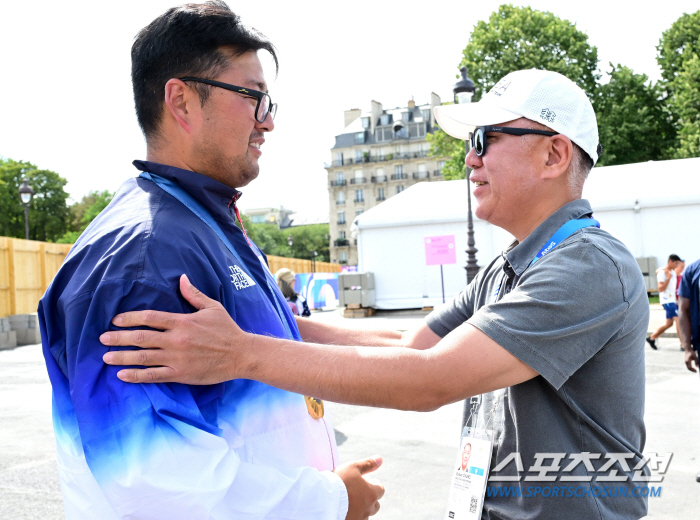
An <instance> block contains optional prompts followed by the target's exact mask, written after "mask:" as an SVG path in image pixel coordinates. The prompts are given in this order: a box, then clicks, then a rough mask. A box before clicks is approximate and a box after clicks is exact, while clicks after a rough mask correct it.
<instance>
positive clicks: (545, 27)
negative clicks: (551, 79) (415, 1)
mask: <svg viewBox="0 0 700 520" xmlns="http://www.w3.org/2000/svg"><path fill="white" fill-rule="evenodd" d="M463 56H464V57H463V59H462V62H461V63H460V67H462V66H466V67H467V69H468V71H469V76H470V77H471V78H472V80H474V83H475V85H476V94H475V99H474V100H475V101H478V100H479V99H481V96H482V95H483V94H484V93H485V92H488V91H489V90H490V89H491V87H493V86H494V85H495V84H496V83H497V82H498V80H499V79H501V78H502V77H503V76H505V75H506V74H508V73H509V72H513V71H516V70H521V69H531V68H536V69H546V70H553V71H555V72H559V73H561V74H563V75H564V76H566V77H567V78H569V79H571V80H572V81H574V82H575V83H576V84H578V85H579V86H580V87H581V88H582V89H583V90H584V91H585V92H586V94H588V96H589V97H591V98H592V97H593V95H594V93H595V90H596V84H597V81H598V78H599V76H598V74H597V73H596V70H597V68H598V49H597V48H596V47H593V46H591V45H590V44H589V43H588V35H586V33H584V32H581V31H579V30H578V29H576V25H575V24H573V23H571V22H569V21H567V20H562V19H560V18H558V17H556V16H554V15H553V14H552V13H549V12H545V11H537V10H534V9H531V8H530V7H513V6H512V5H502V6H500V7H499V8H498V10H497V11H495V12H494V13H493V14H491V16H490V17H489V20H488V22H485V21H483V20H482V21H479V22H478V23H477V24H476V26H475V27H474V30H473V31H472V34H471V37H470V38H469V43H468V44H467V46H466V48H465V49H464V51H463Z"/></svg>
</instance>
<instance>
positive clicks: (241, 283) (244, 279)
mask: <svg viewBox="0 0 700 520" xmlns="http://www.w3.org/2000/svg"><path fill="white" fill-rule="evenodd" d="M228 270H229V271H231V283H232V284H233V286H234V287H235V288H236V290H237V291H240V290H241V289H245V288H246V287H252V286H254V285H257V284H256V283H255V280H253V279H252V278H251V277H250V276H248V275H247V274H245V272H243V269H241V268H240V267H238V266H237V265H229V266H228Z"/></svg>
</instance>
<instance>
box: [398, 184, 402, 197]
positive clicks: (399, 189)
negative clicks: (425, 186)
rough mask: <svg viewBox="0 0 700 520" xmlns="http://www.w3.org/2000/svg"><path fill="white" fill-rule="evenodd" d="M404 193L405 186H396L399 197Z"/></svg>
mask: <svg viewBox="0 0 700 520" xmlns="http://www.w3.org/2000/svg"><path fill="white" fill-rule="evenodd" d="M402 191H403V184H400V185H399V186H396V194H397V195H398V194H399V193H401V192H402Z"/></svg>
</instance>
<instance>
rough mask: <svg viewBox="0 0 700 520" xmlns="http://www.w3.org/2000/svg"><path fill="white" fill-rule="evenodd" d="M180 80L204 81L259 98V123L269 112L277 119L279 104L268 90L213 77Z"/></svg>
mask: <svg viewBox="0 0 700 520" xmlns="http://www.w3.org/2000/svg"><path fill="white" fill-rule="evenodd" d="M179 79H180V81H196V82H197V83H204V84H206V85H211V86H212V87H219V88H223V89H226V90H230V91H231V92H235V93H236V94H242V95H244V96H247V97H252V98H255V99H257V100H258V104H257V105H256V107H255V120H256V121H257V122H258V123H264V122H265V119H267V116H268V114H269V115H270V117H272V119H275V114H276V113H277V105H276V104H275V103H273V102H272V98H271V97H270V94H268V93H267V92H262V91H260V90H254V89H252V88H244V87H238V86H236V85H230V84H228V83H222V82H220V81H214V80H213V79H202V78H179Z"/></svg>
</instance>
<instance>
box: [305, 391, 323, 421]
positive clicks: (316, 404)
mask: <svg viewBox="0 0 700 520" xmlns="http://www.w3.org/2000/svg"><path fill="white" fill-rule="evenodd" d="M304 401H306V409H307V410H308V411H309V415H310V416H311V417H313V418H314V419H320V418H321V417H323V401H321V400H320V399H316V398H315V397H308V396H304Z"/></svg>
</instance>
